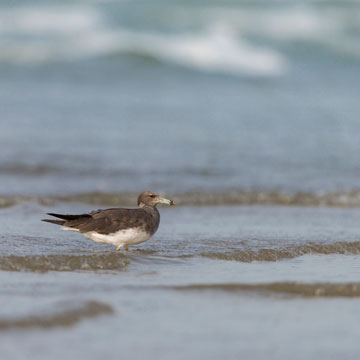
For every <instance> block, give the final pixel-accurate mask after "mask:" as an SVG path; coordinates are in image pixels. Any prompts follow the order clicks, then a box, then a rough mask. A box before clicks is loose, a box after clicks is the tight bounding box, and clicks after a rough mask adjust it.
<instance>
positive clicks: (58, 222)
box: [41, 219, 65, 225]
mask: <svg viewBox="0 0 360 360" xmlns="http://www.w3.org/2000/svg"><path fill="white" fill-rule="evenodd" d="M41 221H46V222H48V223H51V224H56V225H64V224H65V220H50V219H42V220H41Z"/></svg>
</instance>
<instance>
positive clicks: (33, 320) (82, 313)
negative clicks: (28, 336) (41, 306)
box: [0, 301, 114, 331]
mask: <svg viewBox="0 0 360 360" xmlns="http://www.w3.org/2000/svg"><path fill="white" fill-rule="evenodd" d="M113 313H114V310H113V308H112V307H111V306H110V305H108V304H106V303H103V302H99V301H86V302H83V303H81V304H80V305H78V306H76V307H74V308H70V309H65V310H63V311H60V312H56V313H54V314H41V315H30V316H24V317H20V318H15V319H11V318H0V331H9V330H32V329H35V328H42V329H49V328H59V327H70V326H73V325H76V324H77V323H79V322H80V321H82V320H85V319H91V318H94V317H98V316H101V315H110V314H113Z"/></svg>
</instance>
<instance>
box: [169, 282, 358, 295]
mask: <svg viewBox="0 0 360 360" xmlns="http://www.w3.org/2000/svg"><path fill="white" fill-rule="evenodd" d="M169 288H170V289H174V290H177V291H211V292H214V291H216V292H218V291H221V292H228V293H237V294H241V293H249V292H250V293H259V294H261V295H272V294H277V295H285V296H296V297H297V296H300V297H360V283H345V284H336V283H313V284H302V283H296V282H275V283H268V284H239V283H229V284H193V285H180V286H172V287H169Z"/></svg>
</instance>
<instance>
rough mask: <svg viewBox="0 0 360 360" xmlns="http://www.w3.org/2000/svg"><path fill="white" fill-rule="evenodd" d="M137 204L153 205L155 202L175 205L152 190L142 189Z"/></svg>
mask: <svg viewBox="0 0 360 360" xmlns="http://www.w3.org/2000/svg"><path fill="white" fill-rule="evenodd" d="M137 203H138V206H139V207H143V206H145V205H146V206H152V207H155V206H156V205H157V204H167V205H175V203H174V201H172V200H168V199H165V198H163V197H161V196H160V195H158V194H156V193H154V192H153V191H143V192H142V193H141V194H140V195H139V197H138V201H137Z"/></svg>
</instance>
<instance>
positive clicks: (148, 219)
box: [42, 191, 175, 251]
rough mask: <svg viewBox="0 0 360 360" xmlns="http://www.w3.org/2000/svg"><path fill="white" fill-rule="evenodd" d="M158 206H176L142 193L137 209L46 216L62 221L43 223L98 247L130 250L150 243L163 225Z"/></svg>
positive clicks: (153, 194)
mask: <svg viewBox="0 0 360 360" xmlns="http://www.w3.org/2000/svg"><path fill="white" fill-rule="evenodd" d="M158 204H167V205H172V206H173V205H175V202H174V201H172V200H168V199H165V198H163V197H161V196H160V195H158V194H156V193H155V192H153V191H143V192H142V193H141V194H140V195H139V197H138V199H137V205H138V207H137V208H135V209H124V208H111V209H99V210H95V211H92V212H90V213H87V214H79V215H64V214H55V213H47V215H50V216H54V217H56V218H59V219H61V220H53V219H42V221H45V222H48V223H51V224H56V225H61V226H62V229H63V230H70V231H75V232H79V233H81V234H83V235H85V236H87V237H88V238H90V239H92V240H94V241H95V242H99V243H106V244H111V245H115V246H117V247H116V250H117V251H120V250H122V249H124V250H126V251H127V250H128V245H136V244H140V243H142V242H145V241H147V240H149V239H150V238H151V237H152V236H153V235H154V234H155V232H156V231H157V229H158V227H159V223H160V213H159V210H158V209H157V208H156V206H157V205H158Z"/></svg>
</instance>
